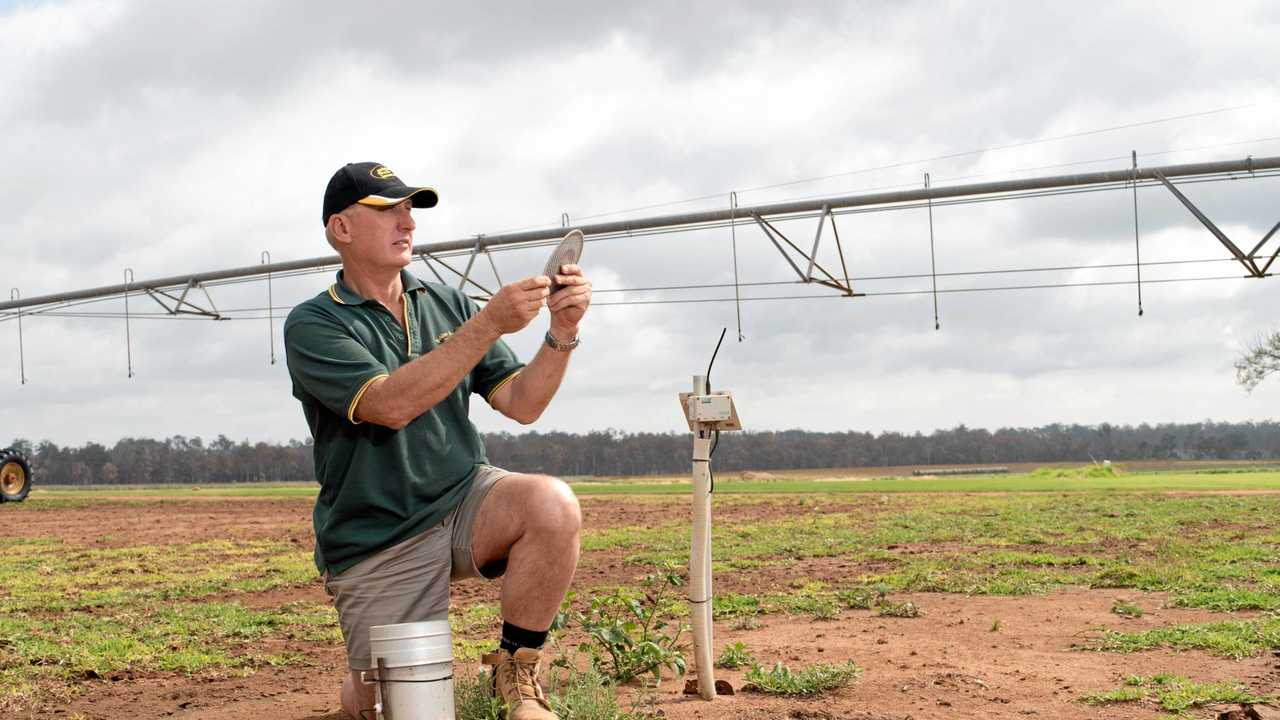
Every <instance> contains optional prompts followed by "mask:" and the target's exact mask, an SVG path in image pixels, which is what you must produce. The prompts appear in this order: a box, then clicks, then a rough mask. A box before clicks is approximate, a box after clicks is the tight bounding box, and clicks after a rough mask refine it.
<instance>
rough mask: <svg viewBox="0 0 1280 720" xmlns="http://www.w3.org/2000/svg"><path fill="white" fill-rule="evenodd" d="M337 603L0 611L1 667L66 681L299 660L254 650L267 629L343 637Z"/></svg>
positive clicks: (271, 633) (285, 634)
mask: <svg viewBox="0 0 1280 720" xmlns="http://www.w3.org/2000/svg"><path fill="white" fill-rule="evenodd" d="M336 625H337V623H336V615H335V613H334V611H333V610H332V608H329V607H327V606H323V605H308V604H302V603H294V604H290V605H284V606H281V607H278V608H273V609H269V610H254V609H250V608H246V607H244V606H242V605H240V604H239V603H205V604H201V605H186V606H155V607H149V608H144V609H141V610H140V611H135V612H129V613H122V614H119V615H110V616H99V615H90V614H85V613H71V614H68V615H65V616H62V617H59V618H57V619H40V618H18V617H12V616H7V615H0V671H10V672H12V673H14V674H16V675H17V676H19V677H22V676H27V677H30V678H32V679H34V677H35V676H36V675H38V676H39V677H42V678H46V679H58V680H64V681H76V680H90V679H95V678H102V677H109V676H111V675H113V674H115V673H118V672H122V671H131V672H136V671H172V672H180V673H184V674H193V673H197V672H201V671H204V670H209V669H214V668H216V669H239V668H254V667H261V666H264V665H282V664H294V663H297V662H300V661H301V659H300V658H299V657H297V656H296V655H291V654H282V653H275V654H273V653H251V652H247V651H245V650H243V649H242V648H243V646H244V645H245V644H246V643H248V642H249V641H253V640H259V639H262V638H265V637H275V638H285V639H297V640H313V641H318V642H326V643H338V642H341V635H340V634H339V632H338V630H337V627H336Z"/></svg>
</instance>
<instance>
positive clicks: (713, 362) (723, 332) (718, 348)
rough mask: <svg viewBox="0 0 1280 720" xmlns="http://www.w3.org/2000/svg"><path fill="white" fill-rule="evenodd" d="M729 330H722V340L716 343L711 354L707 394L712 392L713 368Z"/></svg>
mask: <svg viewBox="0 0 1280 720" xmlns="http://www.w3.org/2000/svg"><path fill="white" fill-rule="evenodd" d="M728 331H729V328H727V327H726V328H721V329H720V339H719V340H717V341H716V349H715V350H714V351H712V353H711V362H709V363H707V392H708V393H710V392H711V366H712V365H715V364H716V355H717V354H718V353H719V352H720V343H722V342H724V334H725V333H726V332H728Z"/></svg>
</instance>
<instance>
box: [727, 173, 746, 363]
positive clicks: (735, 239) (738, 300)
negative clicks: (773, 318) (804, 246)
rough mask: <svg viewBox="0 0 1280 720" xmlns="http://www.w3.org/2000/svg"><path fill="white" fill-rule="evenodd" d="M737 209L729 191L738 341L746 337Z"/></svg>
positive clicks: (735, 200) (735, 199) (736, 204)
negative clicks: (736, 220)
mask: <svg viewBox="0 0 1280 720" xmlns="http://www.w3.org/2000/svg"><path fill="white" fill-rule="evenodd" d="M737 210H738V193H737V192H736V191H734V192H730V193H729V241H730V242H731V243H732V244H733V299H734V310H735V311H736V312H737V314H738V342H742V341H743V340H745V339H746V336H745V335H743V334H742V295H741V293H740V292H739V281H738V224H737V223H736V222H734V220H735V217H734V216H735V213H736V212H737Z"/></svg>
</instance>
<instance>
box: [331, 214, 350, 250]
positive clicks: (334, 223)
mask: <svg viewBox="0 0 1280 720" xmlns="http://www.w3.org/2000/svg"><path fill="white" fill-rule="evenodd" d="M326 230H328V231H329V239H330V241H331V242H332V243H334V244H337V243H342V244H343V245H346V244H348V243H350V242H351V223H350V221H349V220H348V219H347V217H346V216H345V215H343V214H342V213H334V214H332V215H330V216H329V226H328V227H327V228H326Z"/></svg>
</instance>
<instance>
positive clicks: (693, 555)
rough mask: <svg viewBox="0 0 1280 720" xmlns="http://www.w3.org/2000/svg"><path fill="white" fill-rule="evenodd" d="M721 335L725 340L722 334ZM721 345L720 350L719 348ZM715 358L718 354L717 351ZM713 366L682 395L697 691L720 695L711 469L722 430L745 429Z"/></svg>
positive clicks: (707, 695)
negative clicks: (717, 384)
mask: <svg viewBox="0 0 1280 720" xmlns="http://www.w3.org/2000/svg"><path fill="white" fill-rule="evenodd" d="M720 339H721V340H724V334H723V333H721V335H720ZM719 347H720V346H719V344H717V345H716V348H717V349H719ZM711 359H712V362H715V356H714V355H712V358H711ZM710 373H711V368H710V367H708V368H707V374H706V375H694V376H693V392H691V393H680V405H681V407H682V408H683V409H684V417H685V420H687V421H688V422H689V429H690V430H692V431H693V540H692V543H691V545H690V548H689V611H690V613H691V614H692V615H693V654H694V666H695V667H696V668H697V669H698V695H700V696H701V697H702V699H703V700H711V699H713V698H715V696H716V679H715V668H714V664H713V662H712V658H711V493H712V492H714V490H715V480H714V478H713V476H712V473H711V454H712V453H713V452H715V445H714V444H713V438H714V439H715V440H716V441H718V440H719V437H720V431H721V430H741V429H742V423H741V421H739V420H738V410H737V408H736V407H734V405H733V396H732V395H730V394H729V393H728V392H726V391H724V390H721V391H718V392H712V391H711V388H710Z"/></svg>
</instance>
